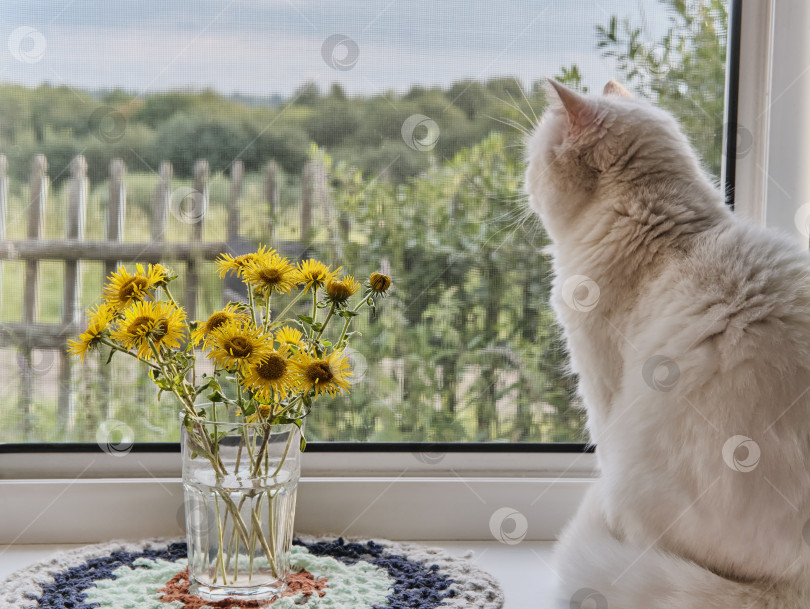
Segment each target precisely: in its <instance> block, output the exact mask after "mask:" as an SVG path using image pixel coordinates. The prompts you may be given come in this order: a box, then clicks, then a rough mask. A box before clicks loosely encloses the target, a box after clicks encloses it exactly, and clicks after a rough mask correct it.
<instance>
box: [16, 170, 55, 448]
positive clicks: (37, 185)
mask: <svg viewBox="0 0 810 609" xmlns="http://www.w3.org/2000/svg"><path fill="white" fill-rule="evenodd" d="M47 199H48V161H47V159H46V158H45V155H42V154H38V155H36V156H35V157H34V161H33V163H32V166H31V181H30V199H29V207H28V238H29V239H32V240H35V239H39V238H40V237H41V236H42V229H43V223H44V221H45V203H46V201H47ZM38 269H39V261H38V260H27V261H26V263H25V279H24V287H23V314H22V321H23V323H24V324H25V325H26V326H30V325H32V324H33V323H34V321H36V319H37V317H38V315H37V307H38V298H37V291H38ZM21 342H22V345H21V347H20V357H19V359H18V362H19V365H20V368H21V370H20V373H21V374H20V415H21V419H20V420H21V423H22V426H21V427H22V429H21V431H22V435H23V437H24V438H25V439H26V440H30V439H31V431H32V426H31V401H32V396H33V378H32V374H33V370H32V367H31V343H30V342H28V341H21Z"/></svg>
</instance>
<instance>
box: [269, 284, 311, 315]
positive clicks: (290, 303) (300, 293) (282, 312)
mask: <svg viewBox="0 0 810 609" xmlns="http://www.w3.org/2000/svg"><path fill="white" fill-rule="evenodd" d="M306 293H307V290H301V291H300V292H298V294H296V296H295V298H293V299H292V300H291V301H290V302H289V303H288V304H287V306H286V307H284V310H282V311H281V313H279V314H278V315H276V319H284V315H285V314H286V313H287V311H289V310H290V309H291V308H292V307H293V306H294V305H295V303H297V302H298V301H299V300H301V298H303V297H304V295H305V294H306Z"/></svg>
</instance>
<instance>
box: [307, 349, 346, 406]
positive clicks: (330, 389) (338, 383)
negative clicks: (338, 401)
mask: <svg viewBox="0 0 810 609" xmlns="http://www.w3.org/2000/svg"><path fill="white" fill-rule="evenodd" d="M294 361H295V365H296V366H297V367H298V369H299V373H300V375H301V380H302V382H303V384H304V388H305V390H307V391H308V390H310V389H314V390H315V396H316V397H317V396H319V395H322V394H324V393H328V394H329V395H335V394H336V393H342V392H343V391H346V392H347V393H348V391H349V377H350V376H352V372H351V370H349V362H348V358H347V356H346V355H345V354H344V352H343V351H332V353H330V354H329V355H327V356H324V357H320V358H318V357H313V356H311V355H308V354H306V353H301V354H300V355H299V357H297V358H296V359H295V360H294Z"/></svg>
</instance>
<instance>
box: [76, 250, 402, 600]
mask: <svg viewBox="0 0 810 609" xmlns="http://www.w3.org/2000/svg"><path fill="white" fill-rule="evenodd" d="M217 266H218V267H219V273H220V276H221V277H225V276H226V275H228V274H229V273H231V274H235V275H237V276H238V277H239V278H240V279H241V280H242V281H243V282H244V283H245V285H246V286H247V294H248V299H247V300H248V301H247V302H246V303H242V302H230V303H228V304H227V305H226V306H225V307H224V308H223V309H221V310H219V311H216V312H215V313H214V314H213V315H211V316H210V317H209V318H208V319H206V320H204V321H191V322H189V321H188V319H187V315H186V312H185V311H184V310H183V308H182V307H181V306H180V304H178V302H177V300H176V299H175V298H174V296H172V292H171V288H170V284H171V283H172V281H173V280H174V279H176V277H174V276H172V274H171V273H170V272H169V271H168V270H167V269H166V268H165V267H164V266H162V265H160V264H150V265H148V266H147V267H144V266H143V265H140V264H138V265H136V267H135V272H134V273H131V272H129V271H127V270H126V269H125V268H119V269H118V270H117V271H116V272H114V273H112V274H111V275H110V277H108V279H107V282H106V285H105V287H104V291H103V294H102V299H103V302H102V304H100V305H99V306H98V307H96V308H95V309H93V310H91V311H90V319H89V322H88V327H87V329H86V330H85V331H84V332H83V333H82V334H80V336H79V338H78V339H77V340H71V341H70V343H69V348H70V351H71V353H73V354H74V355H77V356H79V357H81V358H82V359H84V357H85V356H86V354H87V353H88V351H89V350H91V349H95V348H98V347H101V346H102V345H103V346H105V347H106V348H108V349H109V350H110V358H111V357H112V356H113V355H114V354H115V353H118V352H121V353H125V354H127V355H129V356H131V357H134V358H137V359H138V360H140V361H141V362H143V363H144V364H145V365H146V366H148V370H149V378H150V379H151V380H152V381H153V382H154V383H155V384H156V385H157V386H158V388H159V389H160V391H161V392H164V391H165V392H171V393H173V394H174V395H175V396H176V397H177V399H178V400H179V401H180V404H181V405H182V416H183V427H184V434H183V436H184V439H183V481H184V489H185V497H186V531H187V539H188V544H189V545H188V548H189V572H190V577H191V586H192V590H193V591H194V592H195V593H197V594H199V595H201V596H202V597H203V598H205V599H208V600H211V599H217V598H220V597H223V595H224V596H233V595H239V594H247V595H248V596H249V598H252V599H255V598H260V596H256V595H257V594H258V595H261V594H265V595H269V596H267V598H270V597H272V596H273V595H275V594H278V593H279V590H280V587H283V582H284V578H285V576H286V573H287V571H288V568H289V555H290V544H291V541H292V539H291V535H292V518H293V514H294V510H295V488H296V485H297V480H298V475H299V473H298V472H299V467H300V466H299V460H298V453H297V452H295V451H291V450H290V449H291V446H294V444H293V439H294V438H295V437H300V449H301V450H304V448H305V447H306V441H305V440H304V436H303V433H301V431H302V423H303V420H304V418H305V417H306V416H307V415H308V414H309V412H310V411H311V409H312V406H313V402H314V401H315V400H317V399H318V398H319V397H320V396H323V395H325V394H329V395H336V394H340V393H347V392H348V390H349V386H350V377H351V374H352V372H351V370H350V365H349V361H348V353H347V348H348V344H349V340H350V338H351V336H352V333H351V332H350V331H349V330H350V327H351V323H352V320H353V319H354V317H355V316H357V315H358V314H359V312H360V309H361V308H363V307H369V308H371V310H372V311H374V310H375V309H376V303H377V299H378V298H380V297H383V296H385V294H386V292H387V291H388V289H389V287H390V286H391V279H390V277H388V276H386V275H383V274H382V273H372V275H371V276H370V277H369V278H368V280H367V281H366V282H365V284H364V285H361V284H360V283H358V282H357V281H356V280H355V279H354V277H352V276H351V275H345V274H341V268H338V269H335V270H332V269H331V268H330V267H328V266H327V265H325V264H323V263H322V262H319V261H317V260H312V259H310V260H305V261H303V262H301V263H299V264H292V263H291V262H290V261H289V260H288V259H286V258H284V257H282V256H281V255H279V254H278V253H277V252H275V251H273V250H272V249H267V248H265V247H260V248H259V249H258V251H256V252H253V253H250V254H246V255H243V256H236V257H234V256H230V255H227V254H225V255H222V256H220V258H219V259H218V260H217ZM361 290H362V293H361V294H360V296H359V297H355V295H356V294H358V292H360V291H361ZM276 295H285V301H286V303H287V304H286V306H284V308H283V309H282V310H281V311H280V312H279V313H278V314H275V315H274V313H273V310H272V308H271V306H272V305H273V304H274V302H273V297H274V296H276ZM307 296H309V297H310V298H311V303H312V304H311V309H310V308H309V307H308V306H307V301H306V300H305V298H306V297H307ZM353 297H355V298H356V299H357V300H356V302H355V303H352V302H351V301H352V300H353ZM302 311H303V312H302ZM304 313H307V314H304ZM335 320H342V327H340V331H339V333H338V332H337V331H334V332H332V333H331V336H332V338H333V339H332V340H328V339H327V334H325V332H326V329H327V327H328V326H329V324H330V323H331V322H333V321H335ZM335 336H336V337H337V338H335ZM198 355H204V356H205V357H206V358H208V359H209V360H211V362H212V363H213V373H204V374H200V375H199V376H198V374H197V370H196V367H195V364H196V360H197V357H198ZM108 361H109V360H108ZM229 393H230V394H231V395H228V394H229ZM196 457H203V458H204V459H197V460H196V461H195V462H194V463H195V464H196V465H195V464H192V462H191V461H190V459H195V458H196ZM207 464H210V467H208V466H207Z"/></svg>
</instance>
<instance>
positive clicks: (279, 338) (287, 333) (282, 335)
mask: <svg viewBox="0 0 810 609" xmlns="http://www.w3.org/2000/svg"><path fill="white" fill-rule="evenodd" d="M302 338H304V335H303V334H302V333H301V331H300V330H297V329H295V328H293V327H292V326H284V327H282V328H279V329H278V330H277V331H276V335H275V339H276V342H277V343H278V344H280V345H282V346H284V345H293V346H295V347H300V346H302V345H303V342H302V341H301V339H302Z"/></svg>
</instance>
